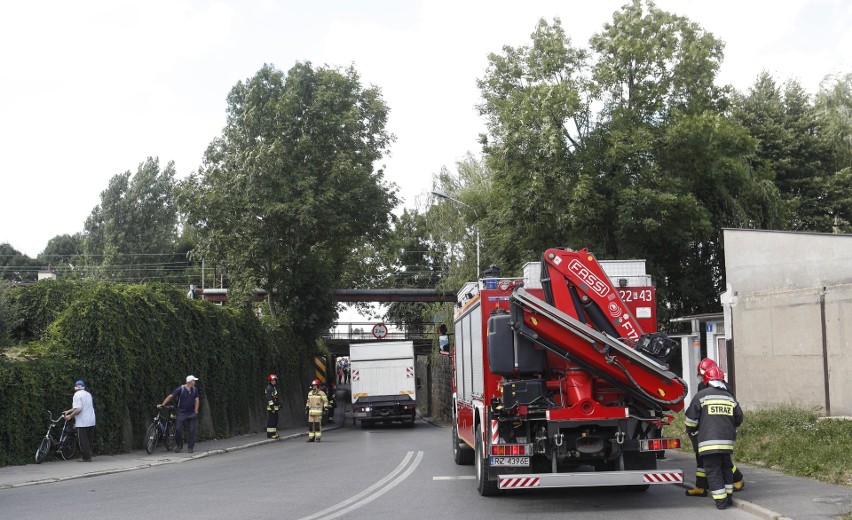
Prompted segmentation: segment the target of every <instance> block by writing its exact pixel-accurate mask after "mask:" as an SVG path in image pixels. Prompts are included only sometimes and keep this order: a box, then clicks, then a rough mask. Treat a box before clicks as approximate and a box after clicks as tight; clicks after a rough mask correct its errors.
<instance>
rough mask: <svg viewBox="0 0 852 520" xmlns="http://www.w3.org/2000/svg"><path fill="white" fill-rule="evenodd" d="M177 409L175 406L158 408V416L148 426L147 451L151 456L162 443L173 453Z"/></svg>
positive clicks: (146, 434) (146, 436)
mask: <svg viewBox="0 0 852 520" xmlns="http://www.w3.org/2000/svg"><path fill="white" fill-rule="evenodd" d="M174 409H175V407H174V406H173V405H168V406H158V407H157V415H155V416H154V420H153V421H151V425H150V426H148V431H147V433H145V451H147V452H148V454H149V455H150V454H151V453H153V452H154V448H156V447H157V444H159V443H160V441H163V445H164V446H165V447H166V449H167V450H169V451H171V450H172V448H174V447H175V428H176V423H175V414H174Z"/></svg>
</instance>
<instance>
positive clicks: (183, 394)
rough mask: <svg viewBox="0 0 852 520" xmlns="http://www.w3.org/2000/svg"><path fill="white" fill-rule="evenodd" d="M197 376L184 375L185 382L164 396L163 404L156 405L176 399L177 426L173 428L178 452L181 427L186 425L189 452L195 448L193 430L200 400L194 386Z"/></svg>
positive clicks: (181, 433)
mask: <svg viewBox="0 0 852 520" xmlns="http://www.w3.org/2000/svg"><path fill="white" fill-rule="evenodd" d="M196 381H198V378H197V377H195V376H193V375H189V376H186V384H183V385H180V386H179V387H177V388H175V390H174V392H172V393H170V394H169V395H167V396H166V398H165V400H163V404H161V405H160V406H158V408H161V407H163V406H166V405H167V404H169V402H170V401H171V400H172V399H177V403H178V404H177V428H176V429H175V443H176V444H177V448H175V453H180V450H182V449H183V428H184V425H186V427H187V428H189V435H188V437H189V440H188V442H187V444H188V445H189V453H192V452H193V450H194V449H195V432H196V431H197V430H198V405H199V403H200V402H201V401H200V400H199V399H198V389H197V388H195V382H196Z"/></svg>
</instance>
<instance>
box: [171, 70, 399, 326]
mask: <svg viewBox="0 0 852 520" xmlns="http://www.w3.org/2000/svg"><path fill="white" fill-rule="evenodd" d="M227 114H228V117H227V123H226V125H225V128H224V130H223V133H222V135H221V137H218V138H216V139H215V140H214V141H213V142H212V143H211V144H210V146H209V148H208V149H207V152H206V154H205V156H204V164H203V166H202V167H201V168H200V170H199V172H198V173H197V174H195V175H191V176H190V177H189V178H188V179H187V180H186V181H185V182H184V183H183V185H182V188H181V195H180V201H181V205H182V208H184V209H185V210H186V213H187V215H188V220H187V222H188V224H190V225H192V226H194V227H196V228H197V230H198V234H199V237H198V245H197V246H196V248H195V250H194V254H195V255H196V256H199V257H204V258H207V259H210V260H214V259H215V260H216V261H219V262H222V263H224V264H225V265H227V267H228V270H229V280H230V282H231V286H230V288H229V289H230V290H231V291H232V292H233V294H234V295H235V296H236V295H239V294H245V295H247V294H250V293H251V292H252V291H254V290H255V289H256V288H262V289H265V290H266V291H267V294H268V299H267V303H268V306H269V310H270V313H271V314H272V315H273V316H278V317H279V318H282V319H284V320H286V321H287V322H289V323H290V324H291V325H292V326H293V328H294V330H296V331H297V332H299V333H301V334H303V335H305V336H306V337H311V336H312V335H315V334H316V333H318V332H320V331H322V330H324V329H325V328H327V327H328V326H329V324H330V323H331V322H332V320H333V318H334V313H335V303H334V300H333V292H332V291H333V289H335V288H336V285H337V284H338V283H339V281H340V280H341V279H343V278H344V277H345V276H346V275H345V274H344V273H343V272H342V270H343V268H344V267H345V266H347V265H352V264H351V263H350V262H349V260H350V257H351V255H352V254H353V252H354V251H355V250H356V249H358V248H361V247H362V246H363V244H365V243H368V242H369V241H370V240H375V239H380V238H381V236H382V234H384V233H386V232H387V228H388V222H389V213H390V210H391V209H392V208H393V207H394V205H395V204H396V202H397V199H396V196H395V194H394V190H393V188H392V187H391V186H389V185H387V184H386V183H385V182H384V180H383V171H382V170H381V169H378V170H376V169H374V164H375V163H376V162H377V161H378V160H379V159H381V157H382V155H383V154H384V152H385V151H386V150H387V147H388V146H389V144H390V143H391V141H392V139H393V136H392V135H390V134H389V133H388V132H387V131H386V130H385V125H386V122H387V115H388V108H387V106H386V105H385V103H384V101H383V100H382V97H381V93H380V91H379V89H378V88H375V87H369V88H364V87H362V86H361V82H360V79H359V76H358V74H357V73H356V71H355V70H354V69H353V68H349V69H346V70H335V69H332V68H315V67H313V66H312V65H311V64H310V63H307V62H304V63H297V64H296V65H295V66H294V67H292V68H291V69H290V70H289V71H288V72H287V74H286V75H285V74H284V73H282V72H281V71H279V70H277V69H275V68H274V67H272V66H270V65H264V66H263V67H262V68H261V69H260V70H259V71H258V72H257V74H255V75H254V76H253V77H251V78H248V79H247V80H246V81H244V82H243V81H241V82H239V83H237V85H236V86H234V88H233V89H232V90H231V92H230V94H229V95H228V109H227Z"/></svg>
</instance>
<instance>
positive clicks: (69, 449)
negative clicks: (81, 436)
mask: <svg viewBox="0 0 852 520" xmlns="http://www.w3.org/2000/svg"><path fill="white" fill-rule="evenodd" d="M76 440H77V439H76V438H75V437H74V436H73V435H68V436H67V437H65V438H64V439H62V440H61V441H60V442H59V447H58V448H57V449H56V453H57V454H58V455H59V456H60V457H62V460H71V459H73V458H74V449H75V448H76V446H77V443H76V442H75V441H76Z"/></svg>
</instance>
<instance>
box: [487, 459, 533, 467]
mask: <svg viewBox="0 0 852 520" xmlns="http://www.w3.org/2000/svg"><path fill="white" fill-rule="evenodd" d="M491 465H492V466H529V465H530V458H529V457H491Z"/></svg>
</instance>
